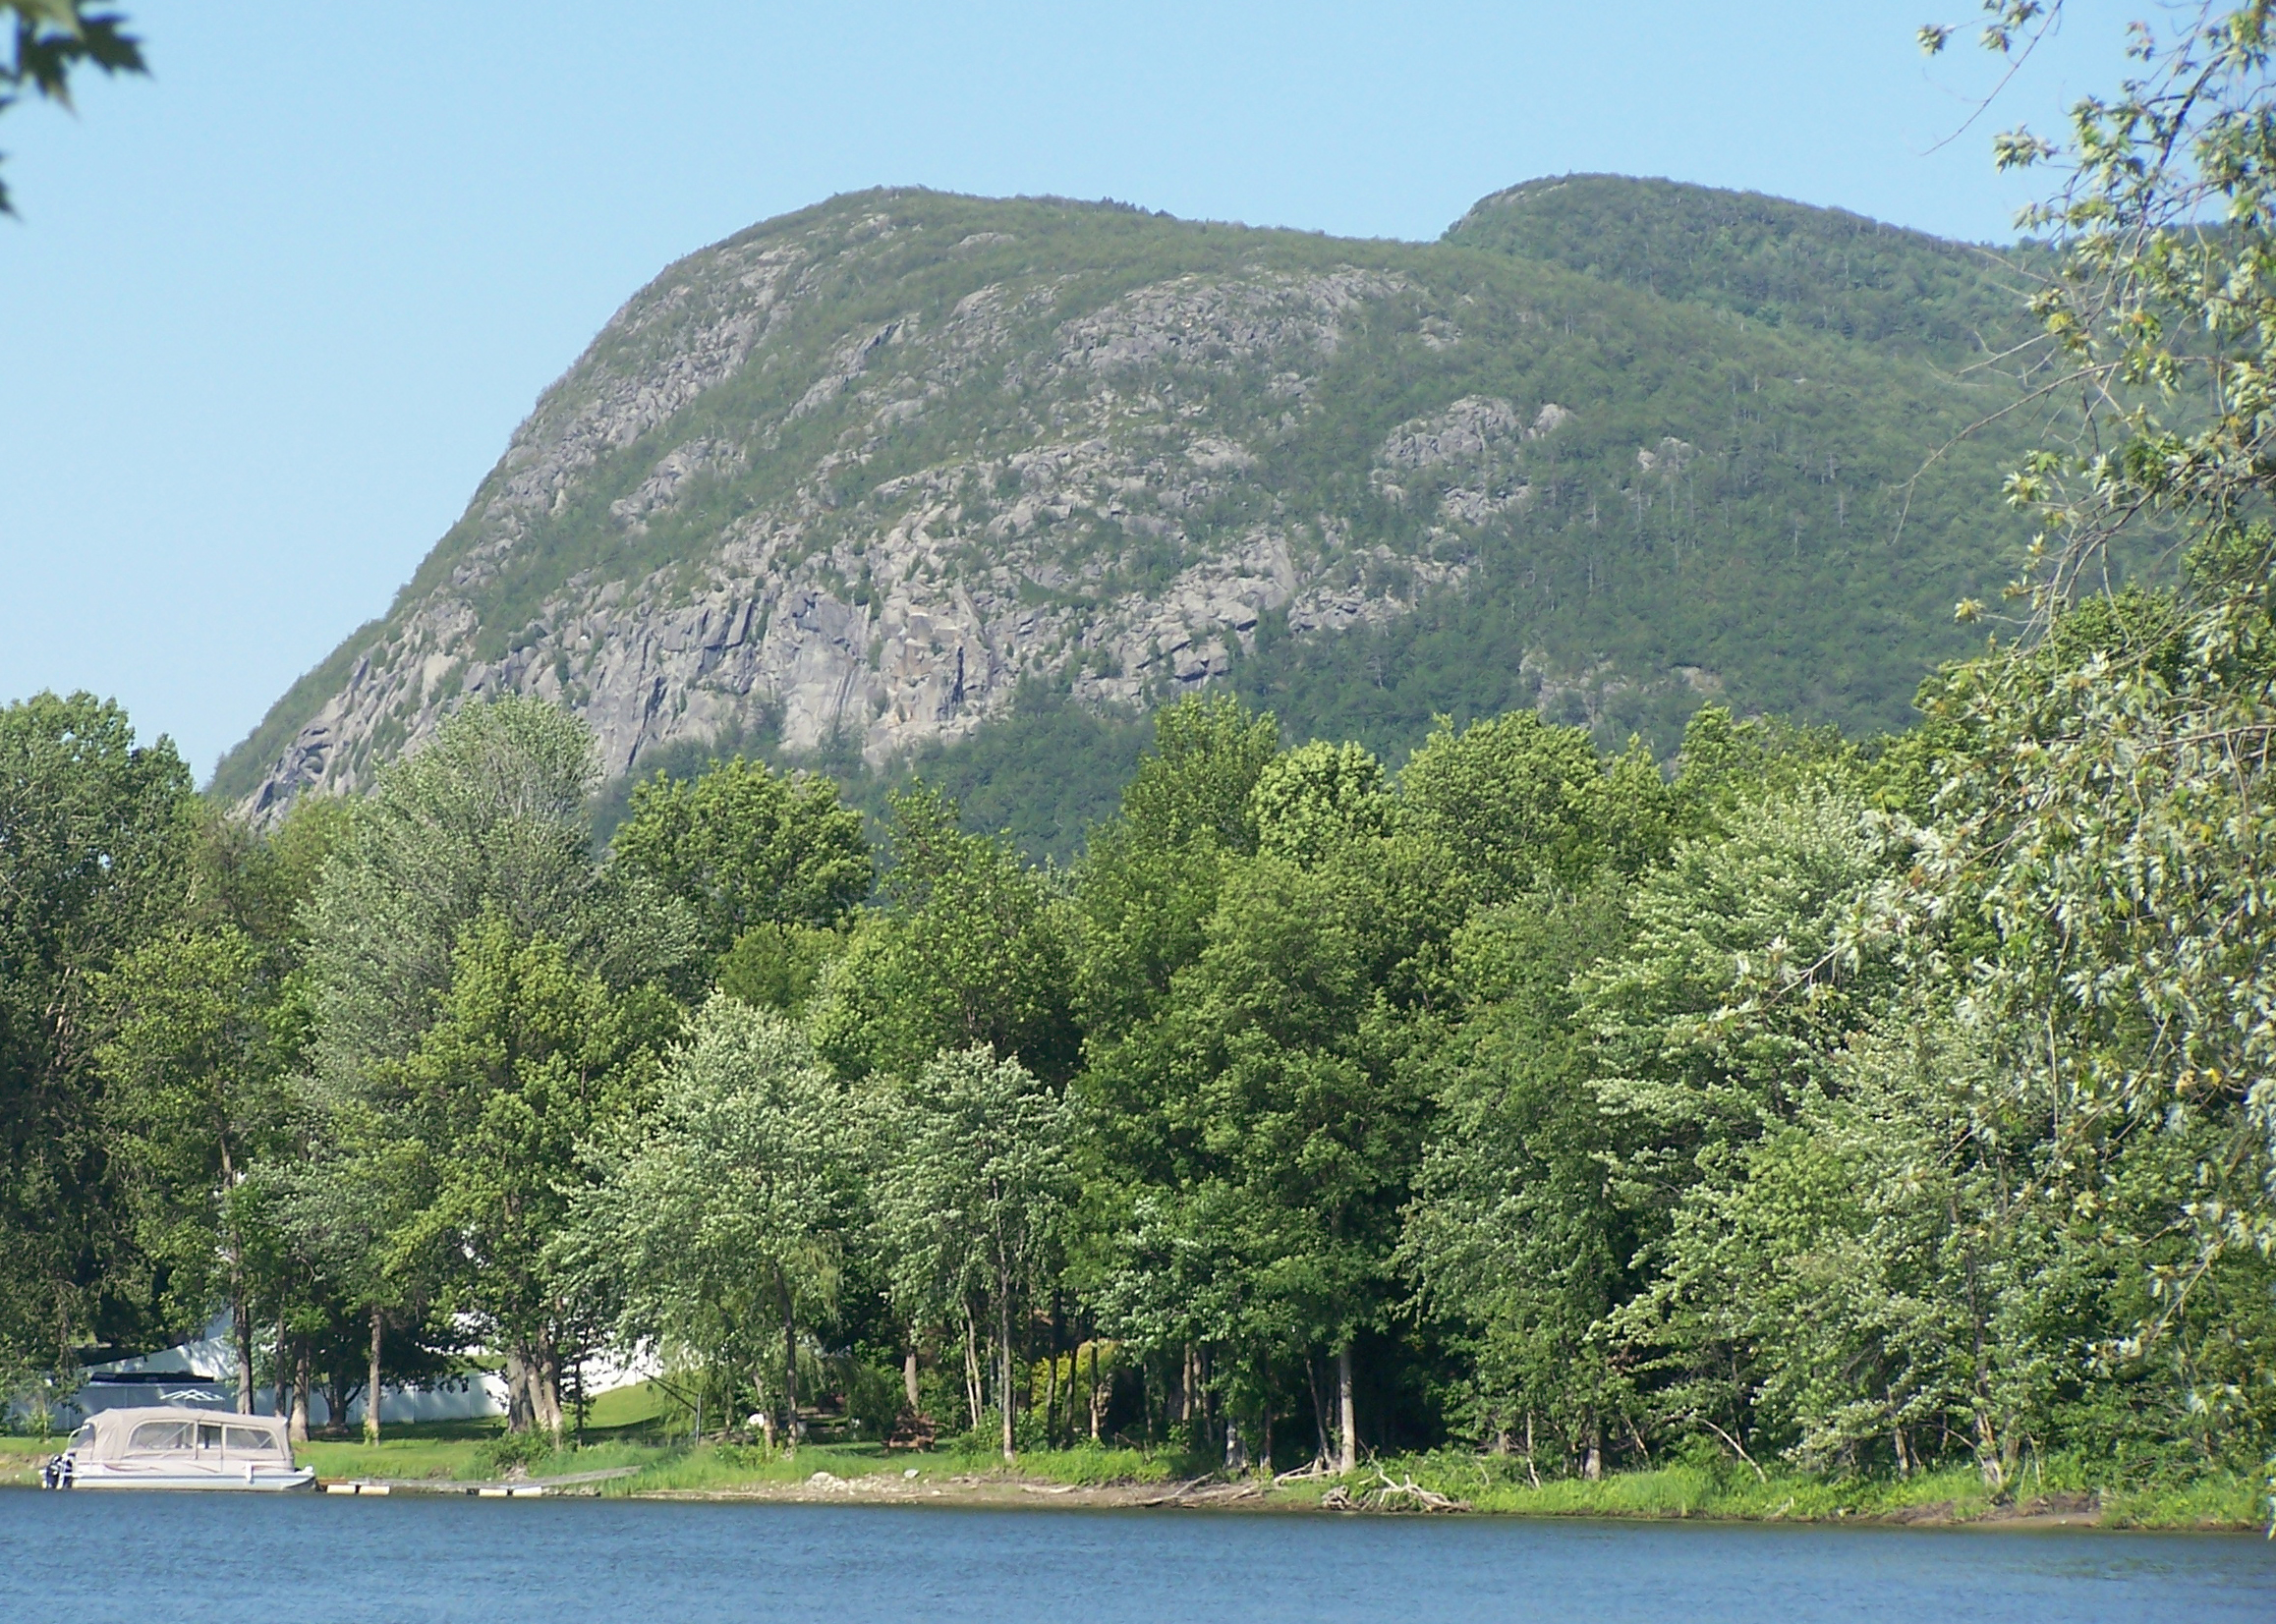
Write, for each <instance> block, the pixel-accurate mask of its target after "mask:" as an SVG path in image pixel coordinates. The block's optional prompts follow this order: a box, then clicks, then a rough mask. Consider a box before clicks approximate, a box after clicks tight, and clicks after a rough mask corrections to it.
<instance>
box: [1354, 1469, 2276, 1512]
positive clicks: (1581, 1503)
mask: <svg viewBox="0 0 2276 1624" xmlns="http://www.w3.org/2000/svg"><path fill="white" fill-rule="evenodd" d="M1386 1478H1388V1479H1389V1480H1391V1481H1392V1482H1394V1483H1407V1482H1412V1483H1414V1484H1417V1485H1419V1486H1421V1487H1423V1488H1426V1489H1429V1490H1432V1491H1434V1492H1436V1493H1439V1494H1443V1495H1446V1496H1448V1497H1449V1498H1451V1499H1456V1500H1460V1501H1462V1502H1464V1503H1465V1504H1467V1505H1469V1506H1470V1507H1471V1508H1472V1509H1474V1510H1478V1511H1492V1512H1504V1513H1509V1514H1513V1515H1519V1516H1534V1517H1646V1518H1692V1517H1703V1518H1731V1519H1735V1520H1741V1521H1749V1522H1765V1521H1791V1522H1837V1521H1843V1520H1848V1519H1852V1518H1853V1519H1859V1520H1868V1521H1877V1522H1923V1523H1929V1522H1933V1523H1976V1522H1995V1521H2008V1520H2015V1519H2019V1518H2029V1517H2042V1518H2050V1519H2052V1518H2060V1519H2063V1520H2065V1521H2077V1522H2081V1523H2091V1524H2096V1525H2099V1526H2103V1527H2110V1528H2143V1529H2148V1528H2163V1529H2201V1528H2229V1529H2242V1528H2261V1527H2265V1526H2266V1525H2267V1523H2268V1517H2269V1508H2268V1495H2269V1485H2268V1482H2267V1480H2266V1479H2265V1478H2263V1477H2261V1476H2259V1475H2258V1474H2246V1473H2234V1472H2232V1473H2222V1474H2218V1475H2214V1476H2206V1477H2197V1478H2192V1479H2188V1480H2184V1481H2177V1482H2172V1483H2151V1484H2133V1485H2124V1484H2118V1485H2113V1484H2107V1483H2099V1482H2096V1481H2095V1480H2094V1478H2093V1477H2092V1476H2091V1475H2089V1474H2086V1473H2081V1472H2079V1471H2077V1469H2076V1468H2074V1467H2071V1466H2069V1465H2068V1464H2066V1463H2056V1464H2055V1465H2054V1466H2052V1467H2048V1468H2042V1469H2039V1470H2035V1471H2026V1472H2025V1473H2023V1474H2022V1477H2021V1479H2020V1482H2019V1483H2017V1484H2015V1485H2014V1487H2013V1491H2012V1492H2011V1493H2009V1494H2005V1495H1996V1494H1994V1493H1993V1492H1992V1490H1991V1489H1989V1488H1988V1487H1986V1486H1985V1484H1984V1481H1983V1478H1982V1476H1981V1474H1979V1473H1977V1472H1976V1471H1975V1470H1973V1469H1972V1468H1969V1467H1953V1468H1948V1469H1946V1470H1943V1471H1937V1472H1921V1473H1916V1474H1914V1475H1913V1476H1912V1477H1910V1478H1881V1477H1855V1478H1821V1477H1812V1476H1805V1475H1801V1474H1794V1473H1779V1472H1765V1473H1763V1474H1762V1475H1760V1476H1758V1475H1756V1474H1755V1473H1754V1472H1752V1471H1751V1470H1749V1469H1747V1468H1745V1467H1743V1466H1739V1465H1736V1464H1735V1463H1734V1464H1732V1465H1729V1466H1719V1467H1715V1468H1701V1467H1695V1466H1669V1467H1663V1468H1660V1469H1658V1470H1655V1471H1645V1472H1621V1473H1616V1474H1614V1475H1612V1476H1611V1477H1608V1478H1606V1479H1605V1480H1603V1481H1602V1482H1600V1483H1587V1482H1583V1481H1581V1480H1579V1479H1577V1478H1566V1479H1552V1480H1548V1481H1545V1482H1543V1483H1541V1484H1534V1483H1533V1482H1531V1481H1530V1479H1529V1478H1528V1477H1527V1476H1526V1474H1525V1469H1524V1466H1523V1465H1522V1463H1520V1462H1515V1461H1511V1460H1508V1459H1495V1458H1493V1457H1482V1456H1474V1455H1459V1454H1451V1453H1442V1454H1435V1455H1424V1456H1416V1457H1412V1458H1406V1459H1398V1460H1390V1461H1385V1462H1383V1463H1381V1466H1380V1469H1376V1468H1369V1469H1363V1470H1362V1471H1361V1472H1360V1473H1358V1474H1357V1475H1356V1476H1355V1478H1354V1479H1353V1480H1352V1483H1351V1484H1350V1485H1349V1491H1351V1492H1355V1493H1356V1492H1363V1491H1366V1490H1369V1489H1372V1490H1374V1491H1375V1493H1376V1496H1377V1498H1378V1499H1380V1500H1383V1501H1385V1502H1387V1503H1390V1504H1395V1503H1396V1502H1397V1500H1398V1498H1399V1497H1398V1496H1396V1495H1390V1496H1384V1495H1382V1494H1381V1487H1382V1483H1383V1480H1384V1479H1386ZM1318 1491H1319V1492H1325V1491H1326V1485H1322V1487H1321V1488H1320V1489H1319V1490H1318Z"/></svg>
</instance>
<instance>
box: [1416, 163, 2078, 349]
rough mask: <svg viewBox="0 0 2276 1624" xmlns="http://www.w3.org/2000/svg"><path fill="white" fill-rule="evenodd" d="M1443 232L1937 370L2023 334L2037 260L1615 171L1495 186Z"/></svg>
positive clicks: (1839, 214)
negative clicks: (1922, 361)
mask: <svg viewBox="0 0 2276 1624" xmlns="http://www.w3.org/2000/svg"><path fill="white" fill-rule="evenodd" d="M1443 241H1445V242H1448V243H1452V244H1455V245H1458V246H1460V247H1462V248H1474V249H1484V250H1486V251H1488V252H1494V253H1507V254H1512V255H1514V256H1516V257H1519V258H1524V259H1539V260H1543V261H1545V262H1547V263H1550V264H1557V265H1565V266H1569V267H1570V268H1571V269H1573V270H1577V271H1581V272H1583V273H1585V274H1587V275H1589V276H1602V277H1605V278H1608V279H1609V280H1612V281H1616V282H1621V283H1624V284H1625V285H1627V286H1629V287H1632V288H1645V289H1649V290H1650V291H1651V292H1653V293H1656V294H1658V295H1659V296H1660V297H1661V298H1663V299H1680V300H1686V301H1690V302H1693V303H1696V304H1701V305H1711V306H1714V307H1716V308H1720V309H1726V310H1731V311H1733V312H1735V313H1736V314H1739V315H1743V316H1745V317H1746V318H1747V319H1748V320H1750V321H1759V322H1762V323H1763V324H1764V325H1766V326H1772V327H1787V328H1796V329H1800V330H1803V331H1810V332H1819V333H1825V334H1828V335H1829V336H1833V337H1838V338H1846V339H1851V340H1854V341H1856V342H1858V343H1862V344H1869V345H1872V346H1873V347H1874V348H1876V349H1880V350H1885V351H1887V352H1889V353H1890V354H1892V355H1918V356H1926V357H1930V358H1932V359H1934V360H1935V361H1937V362H1938V363H1940V364H1944V365H1947V366H1958V365H1964V364H1968V363H1970V362H1980V361H1982V360H1984V359H1986V358H1987V357H1988V356H1992V355H1997V354H1999V353H2001V352H2004V351H2006V350H2009V349H2011V348H2013V347H2014V346H2015V345H2017V344H2018V343H2020V342H2021V341H2022V340H2024V339H2026V338H2029V337H2031V336H2033V335H2034V334H2035V333H2036V331H2037V324H2036V323H2035V322H2033V321H2032V320H2031V317H2030V312H2029V310H2028V308H2027V305H2028V301H2029V297H2030V294H2031V292H2032V291H2033V290H2034V278H2033V276H2032V274H2031V273H2032V272H2033V271H2041V272H2043V271H2044V270H2045V269H2046V268H2048V263H2049V261H2048V258H2047V255H2045V254H2044V253H2043V252H2037V251H2033V250H2031V249H2029V248H2024V249H2021V250H2012V251H2000V250H1992V249H1985V248H1978V247H1975V246H1972V245H1969V244H1964V243H1948V242H1946V241H1944V240H1943V239H1942V238H1939V237H1931V236H1929V235H1928V234H1927V233H1925V232H1919V231H1906V230H1905V229H1904V228H1903V227H1900V226H1887V225H1883V224H1882V223H1881V222H1880V221H1878V220H1868V219H1865V218H1864V217H1863V216H1861V215H1856V214H1851V213H1849V212H1848V211H1847V210H1844V209H1838V208H1812V207H1809V206H1808V205H1806V204H1802V203H1791V202H1788V201H1786V200H1785V199H1784V198H1780V197H1766V196H1762V195H1761V194H1760V193H1754V192H1721V191H1717V190H1714V189H1712V188H1709V187H1703V186H1686V185H1683V184H1681V183H1680V182H1677V181H1640V180H1630V179H1629V178H1627V177H1626V176H1623V175H1565V176H1559V177H1552V178H1545V179H1542V180H1538V181H1528V182H1526V183H1525V184H1524V185H1523V186H1516V187H1511V188H1510V189H1509V190H1508V191H1507V192H1497V193H1495V194H1494V195H1493V196H1491V197H1486V198H1482V199H1481V200H1480V201H1479V202H1477V203H1476V204H1475V205H1474V206H1472V208H1471V209H1470V212H1469V213H1467V214H1465V215H1463V216H1462V217H1461V218H1460V219H1459V220H1457V221H1455V222H1454V223H1453V224H1452V225H1451V226H1450V227H1448V229H1447V234H1446V236H1445V238H1444V239H1443Z"/></svg>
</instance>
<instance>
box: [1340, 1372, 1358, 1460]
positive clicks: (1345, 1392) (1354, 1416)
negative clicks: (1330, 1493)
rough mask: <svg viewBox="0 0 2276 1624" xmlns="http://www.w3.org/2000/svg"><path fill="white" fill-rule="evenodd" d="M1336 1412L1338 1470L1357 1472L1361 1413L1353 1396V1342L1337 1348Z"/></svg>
mask: <svg viewBox="0 0 2276 1624" xmlns="http://www.w3.org/2000/svg"><path fill="white" fill-rule="evenodd" d="M1336 1414H1337V1425H1338V1428H1339V1430H1338V1433H1337V1439H1336V1470H1337V1471H1338V1472H1356V1471H1357V1470H1358V1469H1359V1415H1358V1409H1357V1406H1356V1405H1355V1404H1354V1403H1353V1402H1352V1397H1351V1344H1350V1343H1348V1342H1346V1343H1344V1344H1343V1346H1341V1347H1340V1348H1337V1350H1336Z"/></svg>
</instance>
